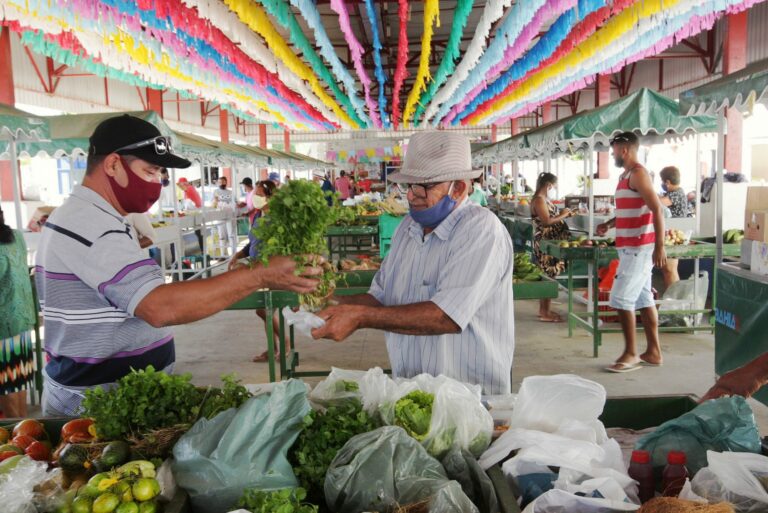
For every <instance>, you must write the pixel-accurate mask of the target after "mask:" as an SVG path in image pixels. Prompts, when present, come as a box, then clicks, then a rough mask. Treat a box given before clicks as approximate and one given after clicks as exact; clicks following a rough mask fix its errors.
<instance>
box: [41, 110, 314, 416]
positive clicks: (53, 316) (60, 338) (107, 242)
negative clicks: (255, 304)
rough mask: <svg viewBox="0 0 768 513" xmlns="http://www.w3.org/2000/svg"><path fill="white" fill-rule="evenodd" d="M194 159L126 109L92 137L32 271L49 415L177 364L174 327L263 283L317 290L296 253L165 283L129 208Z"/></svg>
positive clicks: (135, 209)
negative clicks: (130, 220) (80, 175)
mask: <svg viewBox="0 0 768 513" xmlns="http://www.w3.org/2000/svg"><path fill="white" fill-rule="evenodd" d="M189 165H190V162H189V161H188V160H186V159H183V158H181V157H179V156H177V155H175V154H174V153H173V150H172V146H171V140H170V138H169V137H166V136H163V135H161V133H160V131H159V130H158V129H157V127H155V126H154V125H152V124H151V123H148V122H147V121H144V120H142V119H140V118H136V117H133V116H130V115H127V114H126V115H122V116H116V117H112V118H109V119H107V120H105V121H103V122H102V123H100V124H99V125H98V126H97V127H96V130H95V131H94V133H93V134H92V135H91V137H90V147H89V150H88V164H87V171H86V175H85V179H84V180H83V183H82V185H77V186H76V187H75V188H74V189H73V190H72V194H71V195H70V196H69V198H67V200H66V201H65V202H64V204H63V205H62V206H60V207H58V208H57V209H56V210H55V211H54V212H53V214H51V217H50V218H49V219H48V222H47V223H46V225H45V227H44V228H43V231H42V232H41V236H40V245H39V247H38V251H37V258H36V264H37V265H36V272H35V280H36V284H37V290H38V296H39V298H40V305H41V307H42V310H43V315H44V319H45V351H46V353H48V355H49V357H50V360H49V361H48V363H47V364H46V366H45V371H44V373H45V382H44V389H43V415H45V416H75V415H78V414H79V413H80V405H81V402H82V400H83V397H84V394H85V392H86V390H89V389H92V388H94V387H97V386H105V387H109V386H111V385H112V384H113V383H115V382H116V381H118V380H119V379H120V378H122V377H123V376H125V375H126V374H127V373H129V372H130V370H131V369H136V370H140V369H144V368H146V367H147V366H149V365H152V366H153V367H154V368H155V369H158V370H163V371H166V372H172V370H173V365H174V362H175V360H176V349H175V344H174V337H173V331H172V330H171V329H170V326H173V325H177V324H185V323H189V322H194V321H197V320H200V319H204V318H206V317H209V316H211V315H213V314H215V313H218V312H220V311H221V310H223V309H224V308H226V307H228V306H229V305H231V304H232V303H234V302H236V301H239V300H240V299H242V298H244V297H246V296H248V295H250V294H252V293H253V292H255V291H256V290H259V289H263V288H270V289H279V290H293V291H295V292H299V293H306V292H311V291H313V290H314V289H315V288H316V287H317V284H318V281H317V280H316V279H315V278H314V276H317V275H318V274H320V273H321V272H322V270H321V269H320V268H319V267H316V266H315V265H317V263H322V259H321V258H319V257H317V258H315V257H311V258H312V259H311V260H310V261H311V262H313V264H315V265H312V266H307V267H299V268H297V266H296V261H295V259H294V258H293V257H278V258H272V259H270V261H269V265H268V266H264V265H261V264H256V265H254V266H253V267H252V268H248V269H240V270H236V271H232V272H227V273H223V274H220V275H218V276H214V277H212V278H208V279H198V280H189V281H184V282H178V283H168V284H167V283H165V279H164V277H163V271H162V269H161V268H160V267H159V266H158V265H157V264H156V263H155V261H154V260H151V259H148V258H147V257H146V255H145V254H144V252H143V251H142V250H141V249H140V248H139V246H138V244H136V241H135V240H134V238H133V236H132V235H131V231H130V227H129V226H127V224H126V221H125V216H126V215H127V214H129V213H143V212H146V211H147V210H148V209H149V207H150V206H151V205H152V204H153V203H154V202H155V201H157V199H158V197H159V196H160V189H161V188H162V185H161V183H160V171H161V169H162V168H163V167H173V168H185V167H188V166H189Z"/></svg>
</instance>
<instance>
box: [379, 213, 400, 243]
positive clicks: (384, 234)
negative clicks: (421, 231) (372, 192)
mask: <svg viewBox="0 0 768 513" xmlns="http://www.w3.org/2000/svg"><path fill="white" fill-rule="evenodd" d="M403 219H404V216H393V215H391V214H381V215H380V216H379V237H380V238H384V239H391V238H392V235H394V234H395V230H396V229H397V227H398V226H399V225H400V223H401V222H402V221H403Z"/></svg>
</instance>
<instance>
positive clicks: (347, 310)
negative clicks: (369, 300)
mask: <svg viewBox="0 0 768 513" xmlns="http://www.w3.org/2000/svg"><path fill="white" fill-rule="evenodd" d="M362 309H363V307H361V306H356V305H338V306H329V307H328V308H326V309H325V310H322V311H320V312H318V313H317V316H318V317H320V318H321V319H323V320H324V321H325V325H324V326H323V327H321V328H315V329H313V330H312V338H315V339H318V338H327V339H330V340H335V341H336V342H341V341H342V340H344V339H346V338H347V337H348V336H350V335H351V334H352V333H354V332H355V331H356V330H357V329H358V328H360V317H361V314H362Z"/></svg>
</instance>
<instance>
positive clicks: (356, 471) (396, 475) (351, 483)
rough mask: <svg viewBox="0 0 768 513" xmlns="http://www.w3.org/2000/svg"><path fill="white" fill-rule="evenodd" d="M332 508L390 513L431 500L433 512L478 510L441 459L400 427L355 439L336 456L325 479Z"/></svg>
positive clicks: (341, 511) (470, 512)
mask: <svg viewBox="0 0 768 513" xmlns="http://www.w3.org/2000/svg"><path fill="white" fill-rule="evenodd" d="M325 500H326V502H327V504H328V507H329V508H330V509H331V510H332V511H337V512H339V513H359V512H361V511H391V510H393V509H394V508H395V507H397V506H405V505H409V504H414V503H418V502H421V501H425V500H429V501H430V505H429V511H430V512H433V513H473V512H474V513H476V512H477V511H478V510H477V508H476V507H475V505H474V504H472V502H471V501H470V500H469V498H467V496H466V495H465V494H464V492H463V491H462V489H461V486H460V485H459V483H457V482H456V481H450V480H449V479H448V477H447V476H446V474H445V470H444V469H443V466H442V465H441V464H440V462H439V461H437V460H436V459H434V458H433V457H432V456H430V455H429V454H427V452H426V450H425V449H424V448H423V447H422V446H421V445H420V444H419V442H417V441H416V440H415V439H413V438H411V437H410V436H409V435H408V434H407V433H406V432H405V430H403V429H402V428H400V427H396V426H384V427H381V428H379V429H376V430H374V431H371V432H369V433H363V434H361V435H357V436H354V437H352V438H351V439H350V440H349V441H348V442H347V443H346V444H345V445H344V447H342V448H341V450H340V451H339V452H338V453H337V454H336V457H335V458H334V460H333V462H332V463H331V466H330V467H329V468H328V473H327V474H326V477H325Z"/></svg>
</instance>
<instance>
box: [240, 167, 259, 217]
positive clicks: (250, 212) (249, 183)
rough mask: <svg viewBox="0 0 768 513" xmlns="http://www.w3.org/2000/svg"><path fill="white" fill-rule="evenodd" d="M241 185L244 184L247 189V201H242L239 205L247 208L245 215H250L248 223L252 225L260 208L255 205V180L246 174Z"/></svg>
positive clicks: (245, 189)
mask: <svg viewBox="0 0 768 513" xmlns="http://www.w3.org/2000/svg"><path fill="white" fill-rule="evenodd" d="M240 185H242V186H243V190H244V191H245V201H241V202H240V203H238V204H237V206H238V208H244V209H245V215H247V216H248V225H249V226H250V225H252V224H253V219H254V218H255V217H256V211H257V210H258V209H257V208H256V207H254V206H253V180H252V179H251V177H249V176H246V177H245V178H243V179H242V181H241V182H240Z"/></svg>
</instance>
